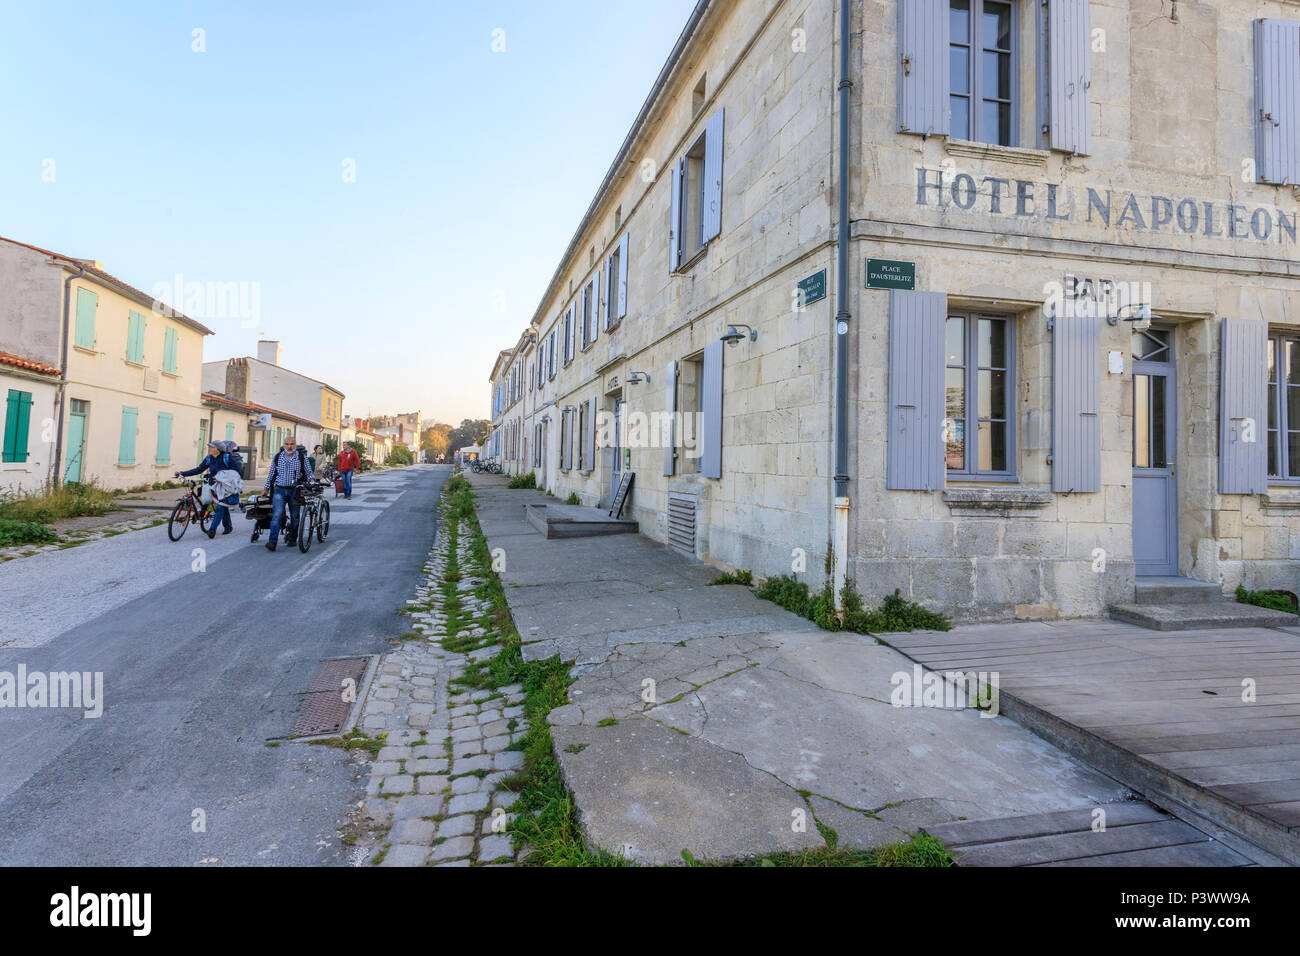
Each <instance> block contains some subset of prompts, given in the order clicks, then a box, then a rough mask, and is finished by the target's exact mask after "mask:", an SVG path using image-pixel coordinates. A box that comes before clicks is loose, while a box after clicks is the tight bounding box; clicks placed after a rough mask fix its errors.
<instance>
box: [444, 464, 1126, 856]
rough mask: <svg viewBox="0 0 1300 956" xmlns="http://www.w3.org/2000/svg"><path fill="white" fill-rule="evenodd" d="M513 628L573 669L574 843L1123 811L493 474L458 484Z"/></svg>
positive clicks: (1042, 760) (864, 654)
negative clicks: (549, 532)
mask: <svg viewBox="0 0 1300 956" xmlns="http://www.w3.org/2000/svg"><path fill="white" fill-rule="evenodd" d="M468 477H469V480H470V481H471V482H472V484H473V486H474V490H475V493H476V495H477V498H478V502H477V503H478V515H479V521H480V524H481V526H482V528H483V531H484V533H485V534H486V535H487V538H488V544H489V547H491V548H493V549H497V548H500V549H502V554H503V555H504V558H505V570H504V572H502V574H501V577H502V580H503V583H504V585H505V591H506V597H507V599H508V600H509V602H510V606H511V611H512V613H513V614H514V618H515V623H516V625H517V626H518V628H519V631H520V633H521V635H522V637H523V640H524V642H525V644H524V656H525V658H527V659H530V660H535V659H540V658H546V657H550V656H551V655H553V654H559V655H560V656H561V657H562V658H563V659H565V660H572V661H574V662H575V664H576V673H577V674H578V675H579V676H578V679H577V681H576V683H575V684H574V685H573V686H572V687H571V688H570V700H571V703H570V704H569V705H567V706H565V707H561V708H557V709H556V710H555V711H553V712H552V713H551V717H550V720H551V724H552V736H553V739H554V743H555V751H556V756H557V758H558V759H559V761H560V765H561V770H562V772H563V774H564V778H565V781H566V783H567V784H568V786H569V787H570V788H571V789H572V790H573V792H574V796H575V799H576V800H577V804H578V808H579V813H580V819H581V823H582V826H583V828H584V833H585V835H586V837H587V838H588V840H589V841H591V842H592V843H594V844H597V845H599V846H602V847H604V848H606V849H609V850H611V851H616V852H617V851H622V852H623V853H625V854H626V855H627V856H629V857H631V858H633V859H636V860H639V861H643V862H649V863H670V862H679V861H680V854H681V851H682V850H684V849H685V850H689V851H690V852H691V853H692V854H694V855H695V856H696V857H697V858H705V859H717V858H730V857H736V856H742V855H748V854H755V853H763V852H771V851H777V850H792V849H797V848H803V847H817V846H822V845H824V844H825V840H824V838H823V836H822V834H821V833H820V832H819V828H818V826H816V825H815V824H817V823H820V824H822V825H824V826H827V827H830V828H831V829H833V830H835V831H836V834H837V836H838V845H839V846H841V847H859V848H870V847H874V846H879V845H881V844H884V843H888V842H892V841H895V840H900V839H905V838H906V836H907V835H908V834H910V833H912V832H914V831H915V830H917V829H918V828H921V827H932V826H936V825H939V824H943V823H950V822H954V821H962V820H984V819H990V818H1005V817H1019V816H1024V815H1028V814H1043V813H1051V812H1053V811H1066V810H1076V811H1081V812H1086V811H1088V810H1090V808H1094V807H1097V806H1099V805H1105V804H1114V803H1120V802H1122V801H1126V800H1129V799H1130V798H1131V796H1132V794H1131V793H1130V792H1129V791H1128V790H1127V789H1126V788H1125V787H1124V786H1122V785H1121V784H1119V783H1117V782H1115V781H1114V780H1112V779H1110V778H1108V777H1106V776H1103V775H1102V774H1099V773H1097V772H1095V771H1092V770H1090V769H1088V768H1086V767H1084V766H1082V765H1080V764H1079V763H1076V762H1075V761H1074V760H1072V759H1071V758H1070V757H1068V756H1067V755H1066V754H1064V753H1063V752H1062V751H1060V750H1058V749H1057V748H1056V747H1053V746H1052V745H1050V744H1048V743H1046V742H1044V741H1043V740H1041V739H1040V738H1038V737H1037V736H1035V735H1034V734H1031V733H1030V732H1028V731H1027V730H1025V729H1024V728H1022V727H1020V726H1018V725H1017V724H1015V723H1013V722H1012V721H1010V720H1008V719H1007V718H1005V717H994V718H989V717H986V716H981V714H980V713H979V712H978V711H975V710H971V709H949V710H945V709H938V708H933V707H927V708H900V707H894V706H893V705H892V704H891V702H890V695H891V692H892V691H893V684H892V681H893V679H894V678H895V677H896V675H899V674H904V675H910V674H911V673H912V668H913V663H912V661H910V660H908V659H907V658H906V657H904V656H903V655H902V654H900V653H899V652H898V651H896V650H894V649H892V648H890V647H886V646H883V645H881V644H879V643H877V642H876V641H875V640H874V639H873V638H870V637H865V636H862V635H856V634H835V633H828V632H823V631H821V630H819V629H817V628H816V627H814V626H813V625H812V624H811V623H810V622H808V621H806V620H804V619H802V618H799V617H796V616H795V615H793V614H790V613H788V612H786V611H784V610H783V609H781V608H779V607H777V606H776V605H773V604H770V603H768V602H766V601H762V600H759V599H758V598H756V597H754V595H753V594H752V593H751V592H750V591H749V590H748V589H747V588H742V587H737V586H722V587H710V586H708V582H709V581H711V580H712V579H713V578H714V577H716V575H717V572H716V570H715V569H713V568H710V567H707V566H704V565H702V564H700V563H699V562H696V561H694V560H691V559H689V558H686V557H684V556H682V555H679V554H677V553H676V552H673V551H671V550H669V549H667V548H665V547H663V546H662V545H659V544H656V543H654V542H652V541H650V540H649V539H647V538H645V537H644V536H642V535H615V536H611V537H604V538H577V539H552V540H547V539H545V538H543V537H542V535H541V534H540V533H539V532H537V531H536V530H535V529H534V528H533V527H532V526H530V525H529V524H528V522H527V520H526V519H525V516H524V505H525V504H526V503H538V502H541V503H545V502H548V501H553V499H549V498H547V497H546V496H545V495H544V494H541V493H539V492H536V491H509V490H507V489H506V487H505V484H506V480H505V478H503V477H500V476H490V475H472V474H471V475H469V476H468Z"/></svg>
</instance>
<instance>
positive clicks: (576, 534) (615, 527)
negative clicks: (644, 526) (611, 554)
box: [524, 504, 638, 538]
mask: <svg viewBox="0 0 1300 956" xmlns="http://www.w3.org/2000/svg"><path fill="white" fill-rule="evenodd" d="M524 513H525V515H526V516H527V518H528V523H529V524H530V525H532V526H533V527H534V528H536V529H537V530H538V531H540V532H541V533H542V534H543V535H545V536H546V537H547V538H591V537H596V536H598V535H606V534H636V531H637V528H638V525H637V522H635V521H633V520H632V519H630V518H611V517H610V516H609V514H608V513H607V512H605V511H602V510H600V509H599V508H586V507H583V506H582V505H535V504H526V505H524Z"/></svg>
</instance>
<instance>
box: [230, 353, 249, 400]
mask: <svg viewBox="0 0 1300 956" xmlns="http://www.w3.org/2000/svg"><path fill="white" fill-rule="evenodd" d="M226 395H227V396H229V397H230V398H233V399H237V400H238V401H241V402H246V401H248V360H247V359H242V358H232V359H231V360H230V361H229V362H227V363H226Z"/></svg>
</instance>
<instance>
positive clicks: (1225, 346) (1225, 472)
mask: <svg viewBox="0 0 1300 956" xmlns="http://www.w3.org/2000/svg"><path fill="white" fill-rule="evenodd" d="M1265 491H1268V325H1267V324H1266V323H1264V322H1262V321H1259V320H1255V319H1224V320H1223V326H1222V343H1221V350H1220V355H1219V494H1221V495H1254V494H1261V493H1263V492H1265Z"/></svg>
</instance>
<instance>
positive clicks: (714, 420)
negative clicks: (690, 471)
mask: <svg viewBox="0 0 1300 956" xmlns="http://www.w3.org/2000/svg"><path fill="white" fill-rule="evenodd" d="M722 349H723V344H722V343H721V342H710V343H709V344H708V345H706V346H704V363H703V368H702V369H701V376H700V400H701V401H700V404H701V405H702V406H703V411H702V413H701V416H700V474H702V475H703V476H704V477H705V478H721V477H722Z"/></svg>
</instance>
